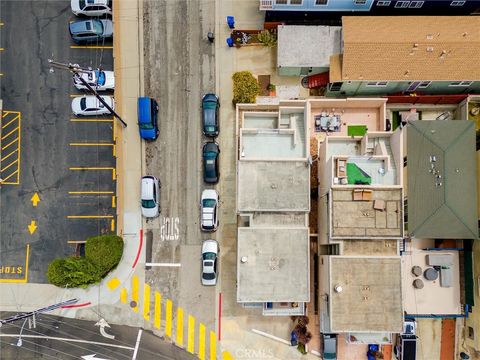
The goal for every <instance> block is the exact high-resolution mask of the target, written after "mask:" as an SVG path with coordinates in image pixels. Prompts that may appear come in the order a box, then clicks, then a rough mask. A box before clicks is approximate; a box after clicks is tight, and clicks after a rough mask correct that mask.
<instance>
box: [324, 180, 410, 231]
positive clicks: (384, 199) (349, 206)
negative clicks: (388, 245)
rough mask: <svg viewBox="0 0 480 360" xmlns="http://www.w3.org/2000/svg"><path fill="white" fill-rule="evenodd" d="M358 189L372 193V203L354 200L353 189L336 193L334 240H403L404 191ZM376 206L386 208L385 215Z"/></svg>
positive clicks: (333, 218)
mask: <svg viewBox="0 0 480 360" xmlns="http://www.w3.org/2000/svg"><path fill="white" fill-rule="evenodd" d="M356 189H358V190H361V189H363V190H371V191H372V194H371V200H353V192H354V189H353V188H348V189H345V190H344V189H338V188H335V189H332V200H331V236H332V237H337V238H357V237H365V238H372V239H374V238H381V239H384V238H385V237H395V238H401V237H402V236H403V211H402V202H401V199H402V190H401V189H379V188H356ZM377 200H378V202H376V201H377ZM374 205H376V206H377V207H378V206H383V211H382V210H376V209H374Z"/></svg>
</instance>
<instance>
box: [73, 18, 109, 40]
mask: <svg viewBox="0 0 480 360" xmlns="http://www.w3.org/2000/svg"><path fill="white" fill-rule="evenodd" d="M69 30H70V36H71V37H72V40H73V41H74V42H76V43H78V44H82V43H89V42H95V41H102V40H106V39H110V38H111V37H113V23H112V20H98V19H90V20H78V21H74V22H72V23H70V25H69Z"/></svg>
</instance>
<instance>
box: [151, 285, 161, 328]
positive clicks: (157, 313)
mask: <svg viewBox="0 0 480 360" xmlns="http://www.w3.org/2000/svg"><path fill="white" fill-rule="evenodd" d="M161 318H162V294H160V293H159V292H158V291H155V314H154V318H153V326H155V327H156V328H157V329H160V323H161Z"/></svg>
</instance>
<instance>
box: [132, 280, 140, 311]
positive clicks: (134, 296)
mask: <svg viewBox="0 0 480 360" xmlns="http://www.w3.org/2000/svg"><path fill="white" fill-rule="evenodd" d="M138 282H139V281H138V276H136V275H134V276H133V278H132V301H135V303H136V304H137V305H136V306H135V307H134V308H133V311H135V312H138Z"/></svg>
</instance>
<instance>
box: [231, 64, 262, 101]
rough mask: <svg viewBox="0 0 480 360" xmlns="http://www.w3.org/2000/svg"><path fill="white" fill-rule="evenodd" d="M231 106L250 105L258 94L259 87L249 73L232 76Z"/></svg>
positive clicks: (243, 72)
mask: <svg viewBox="0 0 480 360" xmlns="http://www.w3.org/2000/svg"><path fill="white" fill-rule="evenodd" d="M232 80H233V100H232V101H233V105H236V104H252V103H254V102H255V101H256V100H257V95H258V94H259V93H260V85H259V84H258V81H257V79H256V78H255V77H254V76H253V75H252V73H251V72H250V71H239V72H236V73H235V74H233V76H232Z"/></svg>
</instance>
